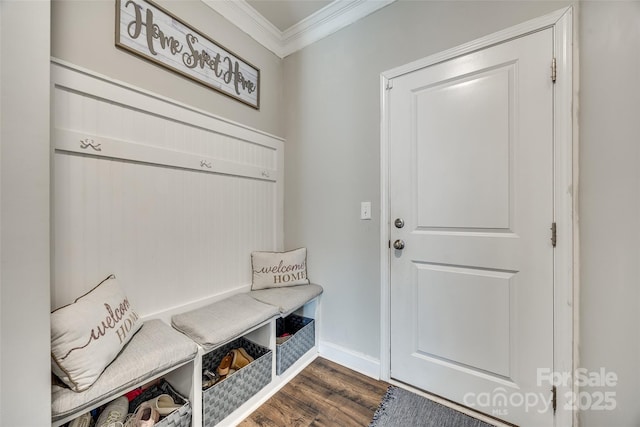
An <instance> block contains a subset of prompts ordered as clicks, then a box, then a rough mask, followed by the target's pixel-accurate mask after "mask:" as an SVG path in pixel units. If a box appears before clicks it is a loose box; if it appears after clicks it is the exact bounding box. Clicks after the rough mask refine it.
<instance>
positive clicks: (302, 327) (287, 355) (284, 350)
mask: <svg viewBox="0 0 640 427" xmlns="http://www.w3.org/2000/svg"><path fill="white" fill-rule="evenodd" d="M284 332H288V333H290V334H291V335H292V336H291V338H289V339H288V340H286V341H285V342H283V343H282V344H278V345H276V373H277V374H278V375H281V374H282V373H283V372H284V371H286V370H287V369H289V367H291V365H293V364H294V363H295V362H296V361H297V360H298V359H300V358H301V357H302V355H303V354H305V353H306V352H307V351H309V349H311V348H312V347H313V346H314V345H315V341H316V330H315V321H314V320H313V319H309V318H308V317H302V316H298V315H295V314H291V315H289V316H287V317H285V318H284V319H278V320H277V321H276V336H280V335H282V334H283V333H284Z"/></svg>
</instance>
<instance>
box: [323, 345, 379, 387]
mask: <svg viewBox="0 0 640 427" xmlns="http://www.w3.org/2000/svg"><path fill="white" fill-rule="evenodd" d="M318 350H319V353H320V356H321V357H324V358H325V359H328V360H331V361H332V362H336V363H338V364H340V365H342V366H345V367H347V368H349V369H351V370H354V371H356V372H359V373H361V374H364V375H366V376H368V377H371V378H375V379H380V360H378V359H374V358H373V357H371V356H367V355H366V354H363V353H358V352H355V351H353V350H349V349H347V348H344V347H341V346H339V345H337V344H333V343H330V342H326V341H320V345H319V346H318Z"/></svg>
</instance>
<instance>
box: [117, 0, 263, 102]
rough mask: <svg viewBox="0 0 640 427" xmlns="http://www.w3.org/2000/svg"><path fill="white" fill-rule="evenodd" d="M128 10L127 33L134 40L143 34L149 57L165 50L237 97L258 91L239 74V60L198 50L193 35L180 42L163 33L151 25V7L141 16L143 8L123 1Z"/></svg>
mask: <svg viewBox="0 0 640 427" xmlns="http://www.w3.org/2000/svg"><path fill="white" fill-rule="evenodd" d="M130 7H133V11H134V13H133V20H132V21H131V22H129V23H128V24H127V34H128V35H129V37H131V39H134V40H135V39H138V38H141V36H142V35H143V33H144V35H145V37H146V40H145V41H146V46H147V49H148V51H149V53H150V54H151V55H153V56H157V55H158V52H159V51H166V52H168V53H169V54H170V55H172V56H177V55H178V54H180V57H181V59H182V63H183V64H184V65H185V66H186V67H187V68H188V69H200V70H204V71H210V72H212V73H213V75H214V76H215V77H216V78H218V79H221V80H222V81H223V82H224V83H225V84H226V85H228V86H230V87H232V88H233V90H234V91H235V93H236V95H241V93H242V92H245V93H247V94H252V93H253V92H255V91H256V90H257V88H258V86H257V83H256V82H255V81H252V80H251V79H250V78H247V77H245V75H244V74H243V73H242V71H241V69H240V67H241V63H240V61H238V60H236V59H235V58H233V57H232V56H229V55H224V53H223V54H221V53H220V52H212V51H211V50H210V49H205V48H201V47H200V45H199V43H198V42H199V40H198V37H196V36H195V35H194V34H192V33H186V34H184V41H182V42H181V41H180V40H178V39H176V38H174V37H173V36H169V35H167V34H165V32H164V31H163V30H162V28H161V27H160V25H159V24H157V23H155V22H154V15H153V10H151V8H147V9H146V13H145V14H144V16H143V8H142V7H141V6H140V5H138V4H137V3H136V2H135V1H134V0H128V1H127V2H126V4H125V8H130ZM185 47H186V49H184V48H185ZM230 89H231V88H229V90H230Z"/></svg>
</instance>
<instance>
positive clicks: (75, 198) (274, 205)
mask: <svg viewBox="0 0 640 427" xmlns="http://www.w3.org/2000/svg"><path fill="white" fill-rule="evenodd" d="M52 80H53V91H52V94H53V96H52V102H53V106H54V108H53V120H52V123H53V127H54V129H53V132H52V135H54V137H53V138H54V141H53V145H54V148H55V151H54V154H53V234H54V236H53V242H54V251H53V268H54V274H53V283H52V292H51V295H52V303H51V304H52V308H56V307H59V306H61V305H64V304H67V303H69V302H71V301H73V300H74V299H75V298H77V297H78V296H80V295H82V294H83V293H85V292H87V291H88V290H90V289H91V288H92V287H93V286H94V285H95V284H97V283H98V282H99V281H100V280H101V279H102V278H104V277H106V276H107V275H108V274H110V273H115V274H116V276H117V277H118V279H119V281H120V282H121V284H122V285H123V287H124V288H125V291H126V293H127V295H128V296H129V298H130V300H131V301H132V303H133V304H134V305H135V307H136V308H137V310H138V311H139V313H140V314H141V315H143V316H146V315H155V314H157V313H162V312H168V311H171V310H176V309H178V308H180V307H189V306H190V305H192V303H193V304H197V303H196V302H197V301H202V300H208V299H215V298H216V296H219V295H224V294H226V293H229V292H234V291H237V290H238V289H240V288H244V289H247V288H248V286H249V285H250V283H251V268H250V253H251V251H254V250H277V249H282V176H283V172H282V159H283V153H282V150H283V141H282V140H281V139H279V138H275V137H272V136H269V135H266V134H264V133H261V132H259V131H255V130H251V129H247V128H245V127H243V126H241V125H237V124H233V123H229V122H227V121H224V120H222V119H220V118H217V117H214V116H211V115H208V114H207V113H203V112H201V111H195V110H192V109H190V108H189V107H186V106H184V105H180V104H177V103H175V102H173V101H171V100H167V99H163V98H160V97H157V96H155V95H153V94H149V93H146V92H142V91H140V90H137V89H135V88H131V87H128V86H126V85H123V84H121V83H117V82H112V81H109V80H107V79H104V78H101V77H99V76H93V75H92V74H91V73H88V72H86V71H83V70H79V69H77V68H75V67H72V66H69V65H68V64H62V63H54V64H53V65H52ZM107 94H112V95H114V96H113V97H106V96H107ZM84 139H86V140H88V141H91V142H92V143H93V144H94V145H96V146H97V144H101V145H100V150H101V151H97V150H95V149H92V148H91V147H88V148H81V147H80V146H81V145H82V143H81V140H84ZM141 156H142V157H141ZM198 156H201V157H198ZM200 158H202V159H204V160H207V161H209V162H210V163H212V164H213V166H212V168H211V169H209V168H208V167H204V166H203V167H202V169H199V167H200V164H196V163H198V162H199V161H200V160H199V159H200ZM194 159H195V160H198V162H192V160H194ZM189 162H192V163H193V164H192V163H189ZM194 164H195V166H194ZM216 168H217V169H216Z"/></svg>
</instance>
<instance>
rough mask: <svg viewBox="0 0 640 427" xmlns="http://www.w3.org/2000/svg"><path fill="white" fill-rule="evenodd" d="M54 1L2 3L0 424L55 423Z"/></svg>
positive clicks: (0, 13)
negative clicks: (51, 90) (52, 324)
mask: <svg viewBox="0 0 640 427" xmlns="http://www.w3.org/2000/svg"><path fill="white" fill-rule="evenodd" d="M49 9H50V5H49V2H48V1H29V2H27V1H13V0H3V1H2V3H0V15H1V17H0V20H1V22H0V32H1V33H0V40H1V45H0V53H1V55H0V60H1V70H0V75H1V76H2V80H1V81H0V93H1V99H2V101H1V104H0V112H1V119H0V121H1V123H0V183H1V186H0V233H1V236H0V325H1V326H2V329H1V330H0V376H1V378H0V425H2V426H7V427H8V426H16V427H19V426H45V425H48V424H49V423H50V419H51V418H50V417H51V414H50V403H49V402H50V400H51V383H50V372H51V362H50V356H49V354H50V350H49V342H50V338H49V336H50V335H49V334H50V331H49V22H50V21H49V15H50V12H49Z"/></svg>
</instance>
